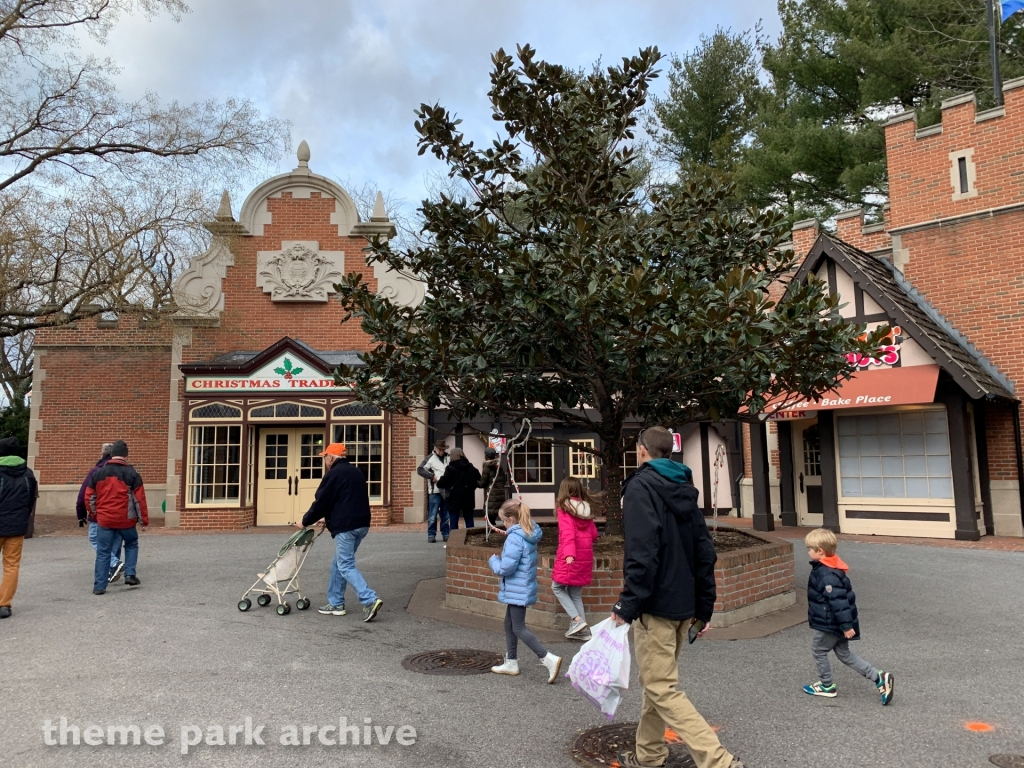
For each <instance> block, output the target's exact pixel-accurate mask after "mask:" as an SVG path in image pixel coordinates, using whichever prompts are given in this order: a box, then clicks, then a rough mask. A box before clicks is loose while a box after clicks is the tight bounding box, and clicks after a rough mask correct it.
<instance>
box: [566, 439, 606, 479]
mask: <svg viewBox="0 0 1024 768" xmlns="http://www.w3.org/2000/svg"><path fill="white" fill-rule="evenodd" d="M578 444H579V445H587V446H588V447H589V448H592V449H596V448H597V440H595V439H594V438H592V437H583V438H572V439H570V440H569V477H574V478H576V479H578V480H596V479H597V478H598V477H600V474H601V465H600V463H599V457H598V456H597V454H594V453H588V452H586V451H579V450H577V449H576V445H578ZM581 466H582V467H583V469H584V472H582V473H581V472H577V469H580V467H581Z"/></svg>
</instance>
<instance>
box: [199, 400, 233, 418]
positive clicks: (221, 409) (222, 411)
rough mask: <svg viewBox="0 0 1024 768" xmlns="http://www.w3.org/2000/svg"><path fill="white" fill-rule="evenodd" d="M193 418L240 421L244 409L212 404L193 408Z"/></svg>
mask: <svg viewBox="0 0 1024 768" xmlns="http://www.w3.org/2000/svg"><path fill="white" fill-rule="evenodd" d="M191 418H192V419H193V420H196V419H240V418H242V409H241V408H235V407H234V406H231V405H225V404H224V403H211V404H210V405H201V406H199V407H198V408H193V409H192V413H191Z"/></svg>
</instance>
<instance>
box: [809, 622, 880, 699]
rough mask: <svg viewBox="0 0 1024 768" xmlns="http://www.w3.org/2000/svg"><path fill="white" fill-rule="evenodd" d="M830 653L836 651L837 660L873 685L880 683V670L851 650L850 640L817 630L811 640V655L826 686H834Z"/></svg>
mask: <svg viewBox="0 0 1024 768" xmlns="http://www.w3.org/2000/svg"><path fill="white" fill-rule="evenodd" d="M829 651H835V654H836V658H838V659H839V660H840V661H841V662H843V664H845V665H846V666H848V667H849V668H850V669H852V670H853V671H854V672H857V673H859V674H861V675H864V677H866V678H867V679H868V680H870V681H871V682H873V683H877V682H878V670H877V669H875V668H874V667H872V666H871V665H870V664H868V663H867V662H866V661H864V659H862V658H861V657H860V656H858V655H857V654H855V653H854V652H853V651H851V650H850V641H849V640H847V639H846V638H845V637H840V636H839V635H833V634H832V633H831V632H822V631H821V630H820V629H816V630H814V638H813V639H812V640H811V653H812V654H814V661H815V663H816V664H817V665H818V674H819V675H821V682H822V683H824V684H825V685H832V667H831V666H830V665H829V663H828V652H829Z"/></svg>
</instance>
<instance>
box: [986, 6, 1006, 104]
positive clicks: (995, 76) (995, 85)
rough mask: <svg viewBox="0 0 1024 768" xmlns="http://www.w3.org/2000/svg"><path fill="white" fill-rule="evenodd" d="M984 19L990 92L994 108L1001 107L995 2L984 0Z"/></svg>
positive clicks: (1000, 79)
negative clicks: (988, 60) (990, 68)
mask: <svg viewBox="0 0 1024 768" xmlns="http://www.w3.org/2000/svg"><path fill="white" fill-rule="evenodd" d="M985 18H986V20H987V21H988V51H989V57H990V58H991V60H992V90H993V92H994V93H995V97H996V106H997V107H1001V106H1003V76H1002V75H1001V74H1000V72H999V48H998V46H997V45H996V9H995V0H985Z"/></svg>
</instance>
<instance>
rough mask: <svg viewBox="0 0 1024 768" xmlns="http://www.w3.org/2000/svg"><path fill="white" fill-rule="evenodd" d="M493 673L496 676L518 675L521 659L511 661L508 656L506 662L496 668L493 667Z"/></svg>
mask: <svg viewBox="0 0 1024 768" xmlns="http://www.w3.org/2000/svg"><path fill="white" fill-rule="evenodd" d="M491 672H493V673H494V674H496V675H518V674H519V659H510V658H509V657H508V656H506V657H505V661H504V662H503V663H501V664H499V665H498V666H496V667H491Z"/></svg>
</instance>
